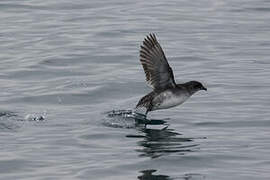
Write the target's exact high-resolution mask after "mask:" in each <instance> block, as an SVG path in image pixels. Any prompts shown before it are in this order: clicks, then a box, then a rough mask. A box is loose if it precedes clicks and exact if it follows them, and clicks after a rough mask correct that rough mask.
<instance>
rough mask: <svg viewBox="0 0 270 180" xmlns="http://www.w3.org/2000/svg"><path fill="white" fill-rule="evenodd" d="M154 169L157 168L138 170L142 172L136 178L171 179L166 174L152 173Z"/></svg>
mask: <svg viewBox="0 0 270 180" xmlns="http://www.w3.org/2000/svg"><path fill="white" fill-rule="evenodd" d="M156 171H157V170H154V169H149V170H144V171H140V172H141V173H143V174H142V175H141V176H138V179H139V180H172V178H170V177H169V176H166V175H154V174H153V173H154V172H156Z"/></svg>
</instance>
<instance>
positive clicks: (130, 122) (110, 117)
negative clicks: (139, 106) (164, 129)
mask: <svg viewBox="0 0 270 180" xmlns="http://www.w3.org/2000/svg"><path fill="white" fill-rule="evenodd" d="M105 114H106V118H105V119H104V122H103V124H104V125H106V126H110V127H119V128H135V127H138V126H146V125H164V124H166V121H165V120H159V119H147V117H146V115H145V114H142V113H139V112H137V111H133V110H112V111H109V112H106V113H105Z"/></svg>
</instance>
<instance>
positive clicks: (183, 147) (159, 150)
mask: <svg viewBox="0 0 270 180" xmlns="http://www.w3.org/2000/svg"><path fill="white" fill-rule="evenodd" d="M139 132H140V134H139V135H127V136H126V137H129V138H140V139H141V140H140V141H138V145H139V146H140V147H142V148H140V149H136V151H137V152H139V153H140V154H139V156H140V157H143V156H147V157H151V158H157V157H160V156H163V155H167V154H172V153H177V154H179V155H184V154H185V153H187V152H192V151H195V150H196V149H197V146H198V144H194V142H193V139H192V138H185V137H179V136H180V135H181V134H179V133H177V132H174V130H173V129H168V127H165V128H163V129H150V128H141V129H139Z"/></svg>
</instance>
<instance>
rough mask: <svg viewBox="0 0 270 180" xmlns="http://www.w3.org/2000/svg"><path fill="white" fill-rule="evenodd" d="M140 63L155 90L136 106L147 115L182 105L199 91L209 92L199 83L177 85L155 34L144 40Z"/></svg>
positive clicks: (149, 83)
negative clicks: (143, 109)
mask: <svg viewBox="0 0 270 180" xmlns="http://www.w3.org/2000/svg"><path fill="white" fill-rule="evenodd" d="M140 61H141V64H142V66H143V69H144V72H145V76H146V82H147V84H148V85H149V86H151V87H152V88H153V91H152V92H150V93H149V94H147V95H146V96H144V97H142V98H141V99H140V101H139V102H138V104H137V106H136V109H138V108H145V109H146V114H147V113H148V112H149V111H155V110H158V109H167V108H171V107H174V106H177V105H180V104H182V103H183V102H185V101H186V100H187V99H188V98H189V97H190V96H191V95H193V94H194V93H195V92H197V91H199V90H205V91H207V89H206V88H205V87H204V86H203V85H202V83H200V82H198V81H189V82H186V83H184V84H176V82H175V81H174V76H173V71H172V68H171V67H170V65H169V63H168V61H167V58H166V56H165V54H164V52H163V50H162V48H161V46H160V44H159V43H158V41H157V38H156V36H155V34H149V35H148V36H147V37H146V38H145V39H144V41H143V45H142V46H141V50H140Z"/></svg>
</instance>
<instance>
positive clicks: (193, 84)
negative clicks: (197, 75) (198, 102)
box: [185, 81, 207, 94]
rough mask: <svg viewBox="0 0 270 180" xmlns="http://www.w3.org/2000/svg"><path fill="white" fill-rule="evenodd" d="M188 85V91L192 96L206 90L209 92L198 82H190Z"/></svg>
mask: <svg viewBox="0 0 270 180" xmlns="http://www.w3.org/2000/svg"><path fill="white" fill-rule="evenodd" d="M185 84H186V87H187V89H188V90H189V91H190V93H191V94H194V93H195V92H197V91H200V90H204V91H207V88H205V87H204V86H203V85H202V83H200V82H198V81H189V82H187V83H185Z"/></svg>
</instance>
